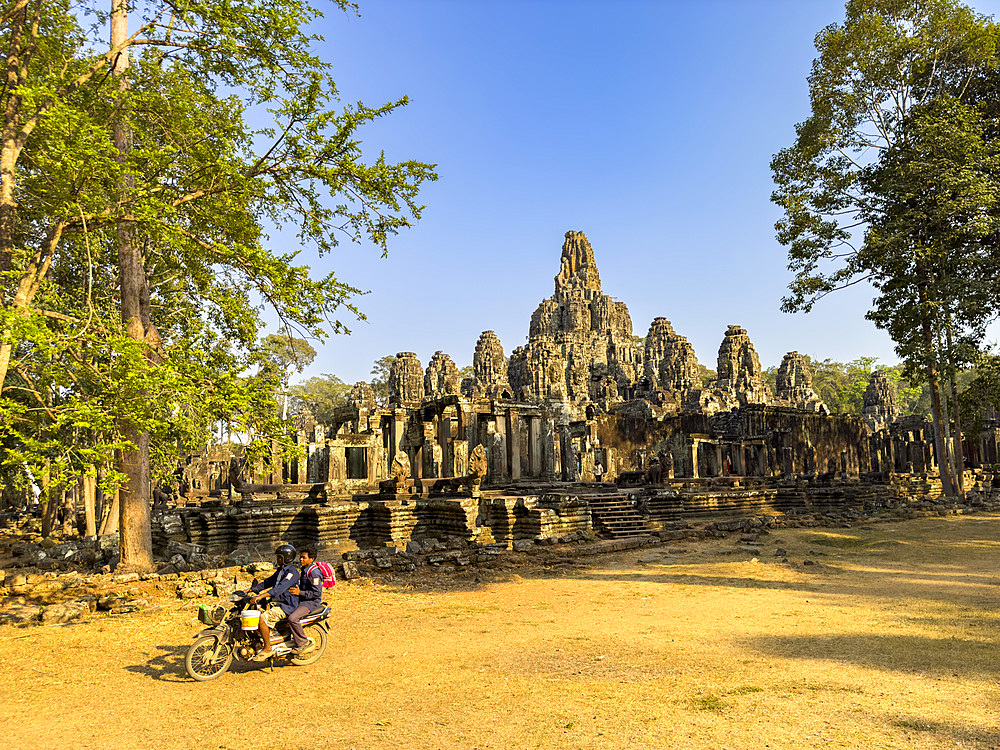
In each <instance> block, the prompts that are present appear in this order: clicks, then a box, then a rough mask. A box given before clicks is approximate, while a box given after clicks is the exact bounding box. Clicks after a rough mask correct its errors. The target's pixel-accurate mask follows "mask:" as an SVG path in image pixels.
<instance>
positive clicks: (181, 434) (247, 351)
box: [0, 0, 436, 486]
mask: <svg viewBox="0 0 1000 750" xmlns="http://www.w3.org/2000/svg"><path fill="white" fill-rule="evenodd" d="M334 5H335V6H336V7H339V8H341V9H345V10H346V9H351V8H353V5H351V4H350V3H347V2H345V1H344V0H335V2H334ZM107 10H108V3H106V2H104V1H103V0H102V2H89V1H88V2H83V3H76V4H73V5H70V4H69V3H68V2H67V0H55V1H54V2H53V1H52V0H27V2H26V3H25V4H22V5H18V6H17V7H16V8H15V6H14V5H13V4H12V3H7V4H6V6H5V7H4V8H3V10H2V11H0V12H2V13H4V14H5V15H4V17H5V24H4V26H3V27H2V29H0V45H2V46H3V48H4V49H5V51H7V52H8V53H9V55H10V56H11V57H10V59H11V60H12V61H13V62H11V65H12V68H11V69H12V70H17V71H19V75H20V77H19V79H18V80H17V82H16V83H14V84H11V83H8V85H7V86H5V87H4V89H3V90H2V91H0V99H2V103H3V105H4V107H3V108H2V110H3V112H4V115H3V116H4V118H5V120H4V123H5V129H6V130H5V132H7V133H10V134H12V138H9V139H8V138H5V140H4V142H3V144H2V148H3V155H4V158H5V159H6V160H7V161H6V162H5V163H10V164H12V165H13V167H12V169H11V170H9V171H4V173H3V175H2V178H3V180H4V192H3V195H11V196H13V195H16V201H14V200H13V199H10V198H4V199H3V200H0V301H2V302H3V304H2V305H0V355H2V356H0V386H2V391H0V444H2V445H3V447H4V448H5V450H4V451H3V455H2V456H0V483H2V484H8V485H10V486H15V485H18V484H21V485H23V483H24V481H25V477H26V476H27V472H28V471H32V472H34V473H35V474H36V475H37V473H38V472H37V471H36V469H38V468H39V467H41V466H43V465H48V466H50V467H53V468H52V470H53V471H55V472H58V471H65V472H72V471H78V470H80V468H81V467H83V466H86V465H92V464H106V463H108V462H109V461H110V459H111V457H112V455H113V453H114V451H115V450H118V449H121V448H127V446H126V445H125V444H124V443H123V441H122V438H121V435H122V434H123V431H122V425H131V426H132V427H133V428H135V429H137V430H139V431H147V430H148V431H149V432H150V433H151V435H152V441H151V444H152V446H153V448H152V450H153V454H154V455H153V461H154V464H155V469H156V470H158V471H159V472H161V473H168V472H169V470H170V469H171V468H172V463H173V461H174V460H175V459H176V455H177V452H178V451H180V450H187V449H191V448H197V447H200V446H201V445H203V444H204V443H205V441H206V440H207V439H208V435H209V434H210V430H211V426H212V425H214V424H216V423H218V422H220V421H221V422H227V423H229V424H231V425H232V428H233V431H235V432H239V433H241V434H245V435H247V436H248V439H249V440H250V441H251V443H252V446H256V447H257V448H260V447H261V446H265V447H266V446H267V445H269V441H270V439H271V438H278V439H283V437H284V433H285V426H284V425H283V424H282V423H281V421H280V419H279V417H278V415H279V412H278V408H277V405H276V403H275V393H276V392H278V391H280V390H281V388H282V386H283V385H284V384H286V383H287V379H288V374H289V370H290V369H295V368H296V367H301V364H302V363H304V362H306V361H308V360H310V359H311V357H312V356H314V354H315V351H314V350H313V349H312V346H311V345H310V344H309V343H308V342H306V341H304V340H303V339H298V338H292V337H290V336H287V335H286V336H284V337H268V338H267V339H265V345H264V349H265V353H266V356H268V357H270V361H272V362H273V363H274V365H275V367H274V368H271V369H269V368H268V367H260V365H261V357H260V355H259V353H258V352H257V351H256V350H257V349H258V340H259V337H260V335H261V330H262V327H263V323H262V318H261V306H262V304H267V305H270V306H271V307H272V308H273V309H274V310H275V311H276V312H277V315H278V316H279V318H280V319H281V320H282V322H283V324H284V328H285V330H286V331H288V330H294V331H298V332H301V333H303V334H304V335H306V336H309V337H315V338H322V337H323V336H324V335H326V333H327V332H329V331H331V330H332V331H346V330H347V326H346V325H345V323H344V322H343V321H342V320H341V316H342V315H343V314H344V313H345V312H346V314H347V315H348V316H349V317H351V318H353V317H358V316H360V312H359V311H358V310H357V309H356V307H355V306H354V305H353V303H352V301H351V298H352V296H353V295H354V294H355V293H356V291H357V290H355V289H354V288H353V287H351V286H349V285H347V284H344V283H342V282H340V281H339V280H338V279H337V278H336V277H335V276H334V275H333V274H329V275H326V276H323V275H318V274H316V273H315V272H314V271H313V270H312V269H311V268H310V263H311V262H314V261H315V259H317V258H319V257H321V256H323V255H325V254H327V253H329V252H330V251H331V250H332V249H333V248H334V247H335V246H336V245H337V244H338V242H340V241H342V240H343V239H345V238H346V239H347V240H349V241H350V242H354V243H371V244H372V245H374V246H375V247H377V248H378V249H379V250H380V251H381V252H382V254H383V255H384V254H385V253H386V252H387V248H388V242H389V238H390V237H392V236H393V235H394V234H396V233H397V232H398V231H400V230H401V229H403V228H405V227H408V226H410V225H411V224H412V222H413V221H414V220H415V219H417V218H419V216H420V213H421V211H422V206H420V205H418V203H417V202H416V197H417V193H418V190H419V188H420V186H421V185H422V183H423V182H424V181H426V180H433V179H436V175H435V173H434V171H433V166H432V165H429V164H425V163H422V162H417V161H402V162H399V163H396V164H392V163H389V162H387V161H386V159H385V158H384V156H382V155H378V156H376V157H374V158H372V159H366V158H365V157H364V155H363V154H362V148H361V142H360V140H359V137H358V133H359V131H360V129H361V128H362V127H363V126H364V125H366V124H369V123H371V122H373V121H375V120H378V119H380V118H382V117H384V116H387V115H388V114H390V113H391V112H392V111H394V110H395V109H397V108H398V107H400V106H403V105H404V104H405V103H406V100H405V99H400V100H398V101H394V102H389V103H386V104H384V105H381V106H377V107H368V106H366V105H364V104H363V103H360V102H359V103H357V104H353V105H346V106H345V105H343V104H342V103H341V102H340V101H339V100H338V98H337V94H336V88H335V85H334V83H333V80H332V78H331V77H330V69H329V65H328V64H327V63H325V62H324V61H322V60H320V59H319V58H318V57H316V55H315V53H314V52H313V45H314V42H315V38H314V37H313V36H312V35H311V32H310V31H309V28H310V26H311V25H312V24H314V23H316V22H317V21H318V19H319V17H320V12H319V10H318V8H317V7H314V6H313V5H311V4H310V3H308V2H301V1H300V0H267V2H264V0H248V2H242V3H239V4H232V3H228V2H217V1H216V0H209V2H199V3H189V2H180V3H177V2H170V3H164V2H152V3H146V4H142V5H140V6H136V7H135V8H133V9H132V17H131V19H130V21H131V29H130V31H131V32H132V37H131V39H130V42H129V44H130V45H131V46H130V47H129V48H128V50H127V52H128V55H129V57H130V62H131V64H130V67H129V70H128V83H129V85H128V86H127V87H125V88H122V87H120V86H119V85H117V82H116V80H115V78H114V77H113V76H110V75H108V68H109V65H110V63H111V62H112V60H113V58H114V57H115V55H116V54H117V53H118V51H117V50H116V51H112V52H110V53H109V52H108V51H107V48H106V45H105V43H104V42H102V40H103V39H105V38H106V24H107V21H108V13H107ZM22 11H23V12H22ZM17 34H20V35H21V36H20V39H21V42H22V43H21V44H20V45H19V44H17V43H16V42H17V39H18V37H17ZM115 122H125V123H126V124H127V125H128V128H129V130H130V132H131V134H132V141H133V147H132V148H131V150H128V151H126V152H122V151H120V150H119V148H118V145H117V144H116V143H115V140H114V137H113V136H114V128H113V127H112V126H113V124H114V123H115ZM251 123H260V124H259V125H251ZM123 185H129V186H130V187H129V188H128V189H127V191H125V192H123V190H122V186H123ZM8 188H9V189H10V190H9V191H8ZM123 225H125V226H128V227H129V230H130V231H131V233H132V236H133V237H134V238H135V240H136V242H137V243H138V244H139V246H140V247H141V251H142V257H143V264H144V268H143V271H144V272H145V274H146V280H147V283H148V287H149V300H148V305H149V310H150V317H151V319H152V320H153V321H154V323H155V326H156V331H157V334H158V336H159V338H160V341H159V342H156V341H150V342H149V343H148V344H138V343H136V342H134V341H133V340H132V339H131V338H130V337H129V336H128V335H126V333H125V331H124V330H123V328H122V323H121V322H120V300H119V299H118V289H119V275H118V257H117V248H118V235H117V233H118V228H119V227H120V226H123ZM275 228H277V229H282V230H283V229H286V228H287V229H290V230H293V231H294V233H295V236H296V238H297V245H298V247H297V248H295V249H293V250H289V249H280V250H279V249H276V248H275V247H274V246H273V245H272V242H271V240H270V238H269V236H268V232H270V231H273V230H274V229H275ZM6 353H9V364H8V360H7V359H6ZM254 364H256V365H257V366H258V372H257V374H256V375H253V376H247V375H244V374H242V373H246V372H248V369H249V368H251V367H252V366H253V365H254ZM261 449H262V450H263V448H261ZM253 450H254V448H253V447H252V448H251V452H252V451H253ZM33 467H34V468H33Z"/></svg>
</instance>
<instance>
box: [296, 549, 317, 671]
mask: <svg viewBox="0 0 1000 750" xmlns="http://www.w3.org/2000/svg"><path fill="white" fill-rule="evenodd" d="M315 562H316V550H314V549H312V548H311V547H305V548H303V550H302V552H301V553H300V554H299V564H300V565H301V566H302V573H301V575H300V577H299V585H298V586H297V587H293V588H292V589H291V590H290V591H291V593H293V594H298V596H299V606H298V607H297V608H296V609H295V611H294V612H292V613H291V614H289V615H288V627H289V629H290V630H291V631H292V638H294V639H295V650H294V653H295V655H296V656H301V655H302V654H308V653H309V652H310V651H312V650H313V649H315V648H316V644H315V643H313V642H312V640H311V639H310V638H307V637H306V634H305V631H304V630H303V629H302V624H301V623H302V618H303V617H305V616H306V615H308V614H309V613H310V612H312V611H313V610H314V609H316V607H318V606H320V605H321V604H322V603H323V573H322V572H321V571H320V569H319V566H318V565H314V563H315Z"/></svg>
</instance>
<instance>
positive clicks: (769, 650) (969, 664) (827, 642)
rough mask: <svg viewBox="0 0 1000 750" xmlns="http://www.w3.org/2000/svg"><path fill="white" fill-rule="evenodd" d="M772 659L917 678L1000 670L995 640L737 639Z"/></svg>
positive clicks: (992, 673)
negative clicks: (831, 664)
mask: <svg viewBox="0 0 1000 750" xmlns="http://www.w3.org/2000/svg"><path fill="white" fill-rule="evenodd" d="M736 642H737V643H738V644H741V645H742V646H743V647H745V648H747V649H749V650H753V651H756V652H758V653H760V654H763V655H765V656H768V657H775V658H781V659H801V660H816V661H833V662H840V663H842V664H851V665H854V666H860V667H866V668H872V669H882V670H885V671H891V672H902V673H906V674H914V675H942V676H948V677H952V676H957V675H961V676H962V677H978V678H983V679H990V680H992V679H993V678H994V677H995V676H996V674H997V670H998V667H1000V665H998V664H997V662H998V660H1000V659H998V657H997V656H996V647H997V643H996V640H995V639H987V638H957V637H951V638H931V637H928V636H909V635H878V634H869V633H865V634H859V633H828V634H825V635H772V636H760V637H754V638H744V639H738V640H737V641H736Z"/></svg>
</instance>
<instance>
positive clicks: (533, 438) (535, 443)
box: [527, 417, 542, 477]
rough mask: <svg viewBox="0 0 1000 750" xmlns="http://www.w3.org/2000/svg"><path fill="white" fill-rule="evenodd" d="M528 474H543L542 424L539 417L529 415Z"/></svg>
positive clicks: (537, 475) (533, 475) (538, 475)
mask: <svg viewBox="0 0 1000 750" xmlns="http://www.w3.org/2000/svg"><path fill="white" fill-rule="evenodd" d="M527 419H528V474H529V476H532V477H540V476H541V475H542V425H541V421H542V420H541V419H539V418H538V417H528V418H527Z"/></svg>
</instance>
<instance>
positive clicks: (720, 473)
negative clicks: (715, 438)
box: [713, 445, 726, 477]
mask: <svg viewBox="0 0 1000 750" xmlns="http://www.w3.org/2000/svg"><path fill="white" fill-rule="evenodd" d="M713 448H714V449H715V451H714V452H715V476H717V477H724V476H726V462H725V456H724V455H723V453H722V446H721V445H715V446H713Z"/></svg>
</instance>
